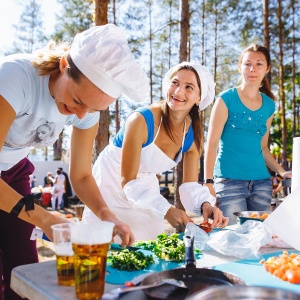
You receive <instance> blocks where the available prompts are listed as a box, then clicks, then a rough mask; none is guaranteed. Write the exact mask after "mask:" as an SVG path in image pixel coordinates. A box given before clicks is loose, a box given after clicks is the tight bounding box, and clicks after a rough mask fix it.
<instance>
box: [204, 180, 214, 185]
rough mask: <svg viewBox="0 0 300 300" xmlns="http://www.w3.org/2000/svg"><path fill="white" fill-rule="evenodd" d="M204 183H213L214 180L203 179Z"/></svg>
mask: <svg viewBox="0 0 300 300" xmlns="http://www.w3.org/2000/svg"><path fill="white" fill-rule="evenodd" d="M204 183H212V184H214V183H215V182H214V180H213V179H205V180H204Z"/></svg>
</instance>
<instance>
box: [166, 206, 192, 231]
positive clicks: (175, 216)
mask: <svg viewBox="0 0 300 300" xmlns="http://www.w3.org/2000/svg"><path fill="white" fill-rule="evenodd" d="M165 218H166V220H167V221H168V222H169V223H170V224H171V226H172V227H174V228H176V227H182V228H185V226H186V224H187V223H189V222H193V220H192V219H191V218H190V217H189V216H188V215H187V214H186V213H185V211H183V210H181V209H178V208H175V207H173V206H171V207H170V208H169V210H168V211H167V213H166V216H165Z"/></svg>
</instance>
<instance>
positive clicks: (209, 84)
mask: <svg viewBox="0 0 300 300" xmlns="http://www.w3.org/2000/svg"><path fill="white" fill-rule="evenodd" d="M186 65H188V66H191V67H193V68H194V69H195V70H196V71H197V73H198V75H199V77H200V82H201V101H200V104H199V109H200V110H204V109H205V108H206V107H207V106H208V105H209V104H211V103H212V102H213V100H214V98H215V86H216V84H215V82H214V79H213V77H212V75H211V74H210V72H209V71H208V69H207V68H206V67H204V66H202V65H200V64H197V63H192V62H187V61H183V62H182V63H180V64H178V65H176V66H174V67H172V68H171V69H170V70H169V71H168V72H167V73H166V75H165V77H164V79H163V82H162V86H163V93H164V95H166V94H167V90H168V87H169V83H170V81H171V78H170V77H171V76H172V74H173V73H174V72H175V71H176V70H178V68H180V67H181V66H186Z"/></svg>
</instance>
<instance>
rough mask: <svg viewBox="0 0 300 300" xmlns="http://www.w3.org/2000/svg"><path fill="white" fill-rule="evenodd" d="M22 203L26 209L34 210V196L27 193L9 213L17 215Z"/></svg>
mask: <svg viewBox="0 0 300 300" xmlns="http://www.w3.org/2000/svg"><path fill="white" fill-rule="evenodd" d="M24 205H25V210H26V211H29V210H34V196H33V195H31V194H29V195H27V196H25V197H24V198H22V199H20V201H19V202H18V203H17V204H16V205H15V206H14V207H13V208H12V210H11V211H10V213H11V214H13V215H15V216H19V214H20V212H21V210H22V209H23V206H24Z"/></svg>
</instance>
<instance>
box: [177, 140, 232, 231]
mask: <svg viewBox="0 0 300 300" xmlns="http://www.w3.org/2000/svg"><path fill="white" fill-rule="evenodd" d="M199 158H200V155H199V153H198V150H197V148H196V146H195V144H194V143H193V145H192V146H191V148H190V149H189V151H188V152H187V153H185V155H184V161H183V181H182V182H183V184H182V185H181V186H180V188H179V192H180V196H181V201H182V203H183V205H184V207H185V208H186V209H187V210H190V211H194V212H196V213H197V214H201V213H202V215H203V221H204V222H207V221H208V218H209V217H210V216H211V215H213V223H212V227H218V226H222V227H225V226H226V225H227V224H228V220H229V219H228V218H225V217H224V216H223V213H222V212H221V210H220V209H219V208H217V207H216V206H215V201H216V199H215V197H213V196H212V195H211V194H210V192H209V189H208V187H206V186H202V185H201V184H198V162H199Z"/></svg>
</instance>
